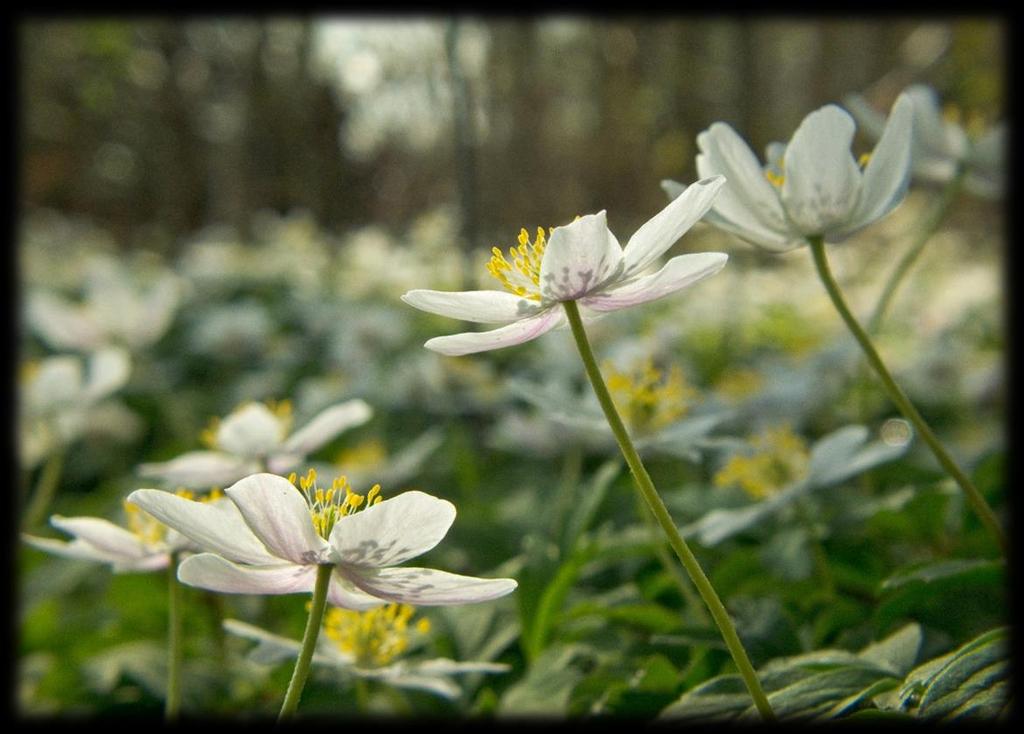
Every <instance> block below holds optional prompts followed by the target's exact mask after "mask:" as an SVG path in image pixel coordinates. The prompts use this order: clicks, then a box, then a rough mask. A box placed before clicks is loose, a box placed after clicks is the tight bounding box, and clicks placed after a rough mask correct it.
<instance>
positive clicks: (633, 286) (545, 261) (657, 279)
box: [402, 176, 728, 355]
mask: <svg viewBox="0 0 1024 734" xmlns="http://www.w3.org/2000/svg"><path fill="white" fill-rule="evenodd" d="M724 183H725V180H724V179H723V178H722V177H721V176H716V177H713V178H708V179H705V180H702V181H698V182H697V183H695V184H693V185H692V186H690V187H689V188H687V190H686V192H685V193H684V194H682V195H681V196H679V197H677V198H675V199H674V200H673V201H672V203H670V204H669V205H668V206H667V207H665V208H664V209H663V210H662V211H661V212H659V213H658V214H657V215H655V216H654V218H652V219H651V220H650V221H648V222H647V223H646V224H644V225H643V226H642V227H641V228H640V229H639V230H637V232H636V233H635V234H634V235H633V236H632V237H631V238H630V239H629V242H627V243H626V247H625V248H623V247H622V246H621V245H619V241H618V240H617V239H616V238H615V235H613V234H612V233H611V231H609V229H608V226H607V224H606V219H605V212H604V211H601V212H598V213H597V214H590V215H587V216H585V217H579V218H578V219H576V221H574V222H573V223H572V224H568V225H565V226H563V227H555V228H554V229H553V230H551V232H550V237H549V238H547V240H546V241H545V239H546V238H545V236H544V231H543V230H541V229H539V230H538V232H537V237H536V239H535V240H534V241H533V242H532V243H531V242H530V239H529V235H528V234H527V232H526V230H525V229H524V230H522V232H521V233H520V235H519V247H518V248H513V249H512V250H511V251H510V254H511V255H512V262H509V261H508V260H507V259H506V258H505V256H504V255H503V254H502V253H501V251H500V250H499V249H498V248H497V247H495V248H494V249H493V252H494V257H493V258H491V262H490V264H489V265H488V270H489V271H490V273H491V275H493V276H494V277H495V278H497V279H498V280H499V281H500V282H501V283H502V285H504V286H505V288H506V290H505V291H497V290H480V291H462V292H444V291H433V290H412V291H409V292H408V293H406V294H405V295H404V296H402V300H403V301H405V302H406V303H408V304H409V305H411V306H414V307H416V308H418V309H421V310H423V311H429V312H430V313H436V314H440V315H442V316H450V317H452V318H457V319H465V320H466V321H475V322H478V323H504V324H506V325H505V326H502V327H501V328H498V329H494V330H492V331H484V332H467V333H464V334H454V335H452V336H443V337H437V338H434V339H431V340H429V341H428V342H427V343H426V344H425V345H424V346H426V347H427V348H428V349H433V350H434V351H436V352H440V353H441V354H447V355H461V354H470V353H473V352H481V351H486V350H489V349H500V348H501V347H507V346H511V345H513V344H521V343H523V342H526V341H529V340H531V339H536V338H537V337H538V336H540V335H541V334H544V333H546V332H548V331H550V330H551V329H553V328H555V327H556V326H562V325H564V324H565V323H566V317H565V313H564V311H563V309H562V308H560V305H561V303H562V302H563V301H579V303H580V306H581V309H582V310H583V311H584V313H588V314H591V315H592V314H593V312H604V311H615V310H618V309H620V308H627V307H629V306H634V305H637V304H639V303H646V302H647V301H653V300H655V299H657V298H661V297H663V296H667V295H669V294H670V293H674V292H675V291H677V290H679V289H680V288H684V287H685V286H688V285H690V284H691V283H694V282H696V281H698V280H700V279H702V278H705V277H707V276H709V275H712V274H714V273H716V272H718V271H719V270H720V269H721V268H722V267H723V266H724V265H725V261H726V260H727V259H728V256H726V255H724V254H722V253H719V252H704V253H697V254H690V255H679V256H677V257H674V258H672V259H671V260H669V261H668V262H667V263H666V264H665V266H664V267H662V268H661V270H659V271H658V272H656V273H653V274H646V275H645V274H644V273H645V271H646V269H647V268H648V266H650V265H651V264H653V263H654V261H655V260H657V259H658V258H659V257H660V256H661V255H662V254H663V253H664V252H665V251H666V250H668V248H670V247H671V246H672V245H673V244H675V242H676V240H678V239H679V238H680V237H681V236H682V235H683V233H685V232H686V231H687V230H688V229H690V227H692V226H693V225H694V223H696V222H697V221H698V220H699V219H700V218H701V217H702V216H704V213H705V212H706V211H707V210H708V208H709V207H710V206H711V203H712V201H713V200H714V198H715V195H716V194H717V193H718V191H719V189H721V188H722V185H723V184H724Z"/></svg>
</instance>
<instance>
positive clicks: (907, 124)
mask: <svg viewBox="0 0 1024 734" xmlns="http://www.w3.org/2000/svg"><path fill="white" fill-rule="evenodd" d="M913 115H914V106H913V103H912V102H911V100H910V97H909V96H907V95H906V94H901V95H900V97H899V99H897V100H896V104H894V105H893V108H892V113H891V114H890V115H889V122H888V123H887V124H886V126H885V131H884V132H883V133H882V138H881V140H879V141H878V145H877V146H876V147H875V151H874V154H873V155H872V156H871V160H869V161H868V164H867V166H866V167H865V169H864V176H863V185H862V190H861V195H860V200H859V201H858V202H857V206H856V207H855V208H854V210H853V212H851V214H850V217H849V221H848V222H847V223H846V224H845V225H844V226H843V227H842V229H841V230H840V231H838V232H836V233H835V234H834V235H833V236H832V237H830V238H829V239H841V238H844V237H848V236H850V235H851V234H853V233H854V232H856V231H857V230H859V229H861V228H862V227H866V226H867V225H869V224H871V223H872V222H874V221H875V220H877V219H879V218H881V217H883V216H885V215H886V214H888V213H889V212H890V211H891V210H892V209H893V207H895V206H896V205H897V204H899V203H900V202H901V201H902V200H903V197H904V196H905V195H906V193H907V185H908V184H909V183H910V163H911V155H910V151H911V147H910V141H911V130H912V127H911V126H912V123H913Z"/></svg>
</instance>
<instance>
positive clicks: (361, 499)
mask: <svg viewBox="0 0 1024 734" xmlns="http://www.w3.org/2000/svg"><path fill="white" fill-rule="evenodd" d="M296 479H298V488H299V489H300V490H301V491H302V493H303V495H305V498H306V504H307V505H309V515H310V517H311V518H313V527H314V528H316V532H317V533H318V534H319V535H320V537H321V538H324V539H327V538H329V537H330V534H331V530H332V529H333V528H334V524H335V523H336V522H337V521H338V518H341V517H345V516H346V515H351V514H352V513H353V512H356V511H357V510H359V509H365V508H366V507H372V506H373V505H376V504H378V503H379V502H380V501H381V500H382V499H383V497H381V496H380V485H379V484H375V485H373V487H372V488H371V489H370V491H369V492H367V493H366V494H365V495H361V494H356V493H355V492H353V491H352V487H351V486H350V485H349V483H348V478H346V477H344V476H340V477H335V479H334V481H333V482H331V486H330V488H329V489H326V490H325V489H323V488H322V487H318V486H317V483H316V469H312V468H311V469H310V470H309V471H308V472H307V473H306V476H304V477H301V478H300V477H297V475H296V474H295V472H292V473H291V474H290V475H289V476H288V481H289V482H291V483H292V484H295V482H296Z"/></svg>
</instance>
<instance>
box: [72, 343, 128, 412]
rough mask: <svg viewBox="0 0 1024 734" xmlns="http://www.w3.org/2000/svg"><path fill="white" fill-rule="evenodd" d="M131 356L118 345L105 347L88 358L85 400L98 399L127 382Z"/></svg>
mask: <svg viewBox="0 0 1024 734" xmlns="http://www.w3.org/2000/svg"><path fill="white" fill-rule="evenodd" d="M131 368H132V363H131V357H130V356H129V355H128V352H126V351H125V350H124V349H121V348H120V347H107V348H105V349H100V350H99V351H97V352H95V353H94V354H93V355H92V356H91V357H90V358H89V374H88V377H87V378H86V382H85V387H84V397H85V398H86V400H92V401H96V400H100V399H101V398H105V397H106V396H107V395H110V394H111V393H112V392H115V391H116V390H118V389H120V388H121V387H123V386H124V384H125V383H126V382H128V375H129V373H130V372H131Z"/></svg>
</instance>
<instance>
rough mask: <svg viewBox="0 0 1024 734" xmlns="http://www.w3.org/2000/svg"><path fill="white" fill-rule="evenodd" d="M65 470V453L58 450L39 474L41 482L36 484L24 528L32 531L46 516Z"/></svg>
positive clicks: (26, 512)
mask: <svg viewBox="0 0 1024 734" xmlns="http://www.w3.org/2000/svg"><path fill="white" fill-rule="evenodd" d="M63 468H64V451H63V449H57V450H55V451H54V452H53V453H52V454H50V458H48V459H47V460H46V463H45V464H43V468H42V469H41V470H40V472H39V480H38V481H37V482H36V489H35V493H34V494H33V495H32V500H31V501H30V502H29V505H28V507H27V508H26V509H25V515H24V518H23V521H22V523H23V524H22V527H23V528H25V529H26V530H30V529H32V528H33V527H35V526H36V525H37V524H38V523H39V522H40V521H41V520H42V519H43V516H44V515H45V514H46V511H47V510H48V509H49V507H50V503H51V502H53V496H54V495H55V494H56V493H57V484H58V483H59V482H60V474H61V470H62V469H63Z"/></svg>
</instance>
